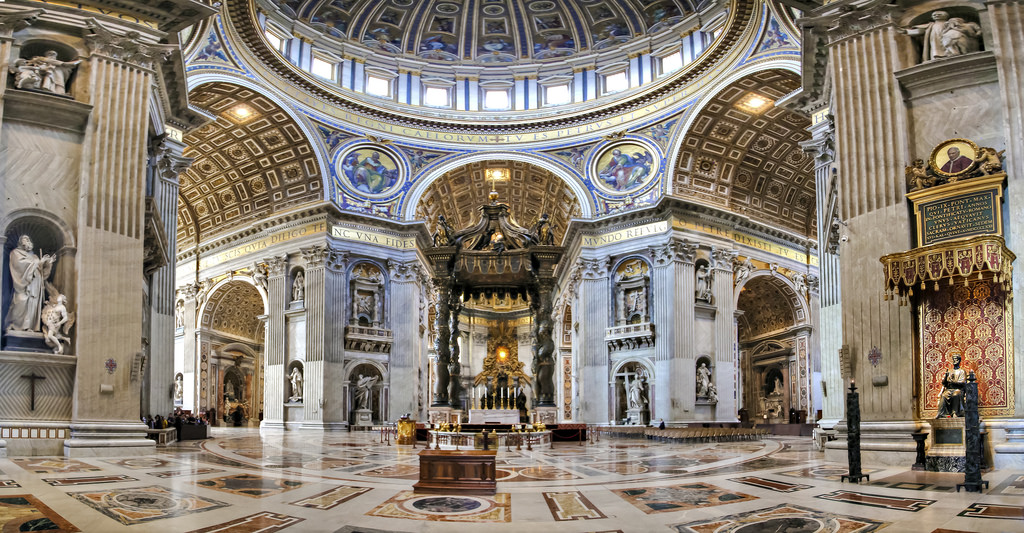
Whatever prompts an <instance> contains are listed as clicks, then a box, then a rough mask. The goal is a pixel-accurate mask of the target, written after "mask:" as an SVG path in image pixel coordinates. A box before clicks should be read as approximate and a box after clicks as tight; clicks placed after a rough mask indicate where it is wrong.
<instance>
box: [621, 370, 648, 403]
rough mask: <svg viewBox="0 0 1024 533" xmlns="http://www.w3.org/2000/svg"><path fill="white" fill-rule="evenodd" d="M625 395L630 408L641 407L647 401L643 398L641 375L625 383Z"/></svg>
mask: <svg viewBox="0 0 1024 533" xmlns="http://www.w3.org/2000/svg"><path fill="white" fill-rule="evenodd" d="M626 397H627V399H628V400H629V408H630V409H643V408H644V404H646V403H647V398H644V384H643V381H642V377H641V376H639V375H638V376H637V377H636V378H635V379H634V380H633V381H632V382H630V383H629V384H628V385H626Z"/></svg>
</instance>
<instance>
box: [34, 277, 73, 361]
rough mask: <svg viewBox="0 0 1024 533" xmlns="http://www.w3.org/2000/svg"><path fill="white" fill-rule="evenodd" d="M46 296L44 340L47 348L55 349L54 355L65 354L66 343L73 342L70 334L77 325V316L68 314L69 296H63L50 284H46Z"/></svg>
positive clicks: (43, 319) (43, 316) (43, 315)
mask: <svg viewBox="0 0 1024 533" xmlns="http://www.w3.org/2000/svg"><path fill="white" fill-rule="evenodd" d="M46 294H47V296H48V298H47V300H46V305H44V306H43V312H42V322H43V335H44V340H45V341H46V345H47V346H49V347H50V348H53V353H55V354H63V353H64V343H70V342H71V338H70V337H68V332H69V331H71V326H73V325H74V324H75V314H74V313H70V314H69V313H68V308H67V303H68V298H67V296H64V295H63V294H61V293H60V291H58V290H57V288H56V287H54V286H53V284H52V283H50V282H47V283H46Z"/></svg>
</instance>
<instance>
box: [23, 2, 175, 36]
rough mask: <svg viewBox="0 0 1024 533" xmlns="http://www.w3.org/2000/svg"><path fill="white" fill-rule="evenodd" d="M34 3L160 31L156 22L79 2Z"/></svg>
mask: <svg viewBox="0 0 1024 533" xmlns="http://www.w3.org/2000/svg"><path fill="white" fill-rule="evenodd" d="M36 1H37V2H40V3H43V4H50V5H51V6H61V7H70V8H72V9H80V10H82V11H85V12H87V13H96V14H98V15H106V16H108V17H114V18H117V19H121V20H123V21H126V22H134V23H136V24H141V25H143V26H146V27H147V28H150V29H154V30H157V29H160V26H159V25H158V24H157V23H156V22H154V21H152V20H146V19H140V18H139V17H136V16H134V15H129V14H127V13H122V12H120V11H115V10H113V9H103V8H101V7H96V6H90V5H85V4H82V3H79V2H61V1H60V0H36Z"/></svg>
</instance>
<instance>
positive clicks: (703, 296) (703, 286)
mask: <svg viewBox="0 0 1024 533" xmlns="http://www.w3.org/2000/svg"><path fill="white" fill-rule="evenodd" d="M694 292H695V293H696V297H697V299H698V300H703V301H705V302H708V303H711V271H710V270H709V269H708V266H707V265H701V266H700V268H699V269H698V270H697V290H696V291H694Z"/></svg>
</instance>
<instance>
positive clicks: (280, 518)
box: [0, 428, 1024, 533]
mask: <svg viewBox="0 0 1024 533" xmlns="http://www.w3.org/2000/svg"><path fill="white" fill-rule="evenodd" d="M379 440H380V437H379V434H376V433H352V434H349V433H342V434H326V435H320V434H309V433H302V432H277V433H263V434H261V433H259V432H258V431H256V430H253V429H227V428H214V429H213V438H211V439H209V440H206V441H202V442H194V441H193V442H188V443H184V444H179V445H172V446H169V447H166V448H160V449H159V450H158V453H157V454H156V455H153V456H146V457H133V458H126V459H125V458H122V459H118V458H81V459H64V458H62V457H30V458H19V457H12V458H7V459H0V471H2V473H0V531H4V532H7V531H86V532H104V533H106V532H119V531H145V532H162V531H168V532H176V533H178V532H193V531H195V532H199V531H202V532H214V531H216V532H239V533H242V532H245V533H251V532H257V531H258V532H272V531H281V530H288V531H296V532H307V531H308V532H314V531H328V532H355V531H365V532H374V531H410V532H411V531H444V532H454V533H457V532H461V531H491V532H503V531H531V530H533V531H535V532H537V533H539V532H541V531H549V530H555V531H566V532H584V531H623V532H631V531H637V532H640V531H645V532H646V531H681V532H733V531H735V532H742V533H754V532H800V533H810V532H815V531H829V532H843V533H851V532H860V531H875V530H878V529H882V528H884V529H885V530H886V531H923V532H931V531H946V532H949V531H954V532H955V531H977V532H988V531H996V532H1004V531H1024V507H1022V506H1024V498H1022V496H1024V472H1021V471H995V472H990V473H987V474H986V475H985V479H987V480H988V481H989V482H990V484H991V488H990V489H989V490H988V491H986V492H985V493H982V494H978V493H966V492H960V493H957V492H956V489H955V485H956V483H957V482H959V481H962V479H963V475H962V474H935V473H929V474H924V473H916V472H912V471H910V469H909V468H893V467H882V468H865V469H864V471H865V473H870V475H871V481H870V482H866V483H863V484H861V485H851V484H850V483H840V481H839V476H840V475H841V474H844V473H846V469H845V467H844V465H841V464H836V463H826V462H825V461H824V460H823V455H822V454H821V453H820V452H818V451H816V450H814V448H813V446H812V444H811V442H810V440H809V439H806V438H799V439H797V438H790V437H785V438H784V437H772V438H767V439H764V440H762V441H753V442H749V441H748V442H725V443H717V444H716V443H698V444H679V443H661V442H651V441H647V440H640V439H607V438H606V439H602V440H601V441H600V442H598V443H594V444H588V445H587V446H584V447H581V446H577V445H576V444H572V443H564V444H563V443H559V444H557V445H556V446H555V447H554V449H550V448H548V447H544V448H543V449H539V448H535V449H534V450H533V451H527V450H525V449H524V450H521V451H516V450H511V451H506V450H505V449H502V450H501V451H500V452H499V454H498V478H499V482H498V493H497V494H496V495H494V496H487V497H482V496H473V497H467V496H456V495H449V496H446V495H423V494H415V493H413V492H412V484H413V482H414V481H415V480H416V479H417V476H418V467H417V457H416V452H417V451H418V450H414V449H412V448H411V447H409V446H393V445H392V446H386V445H384V444H382V443H380V442H379ZM869 466H870V465H869Z"/></svg>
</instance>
